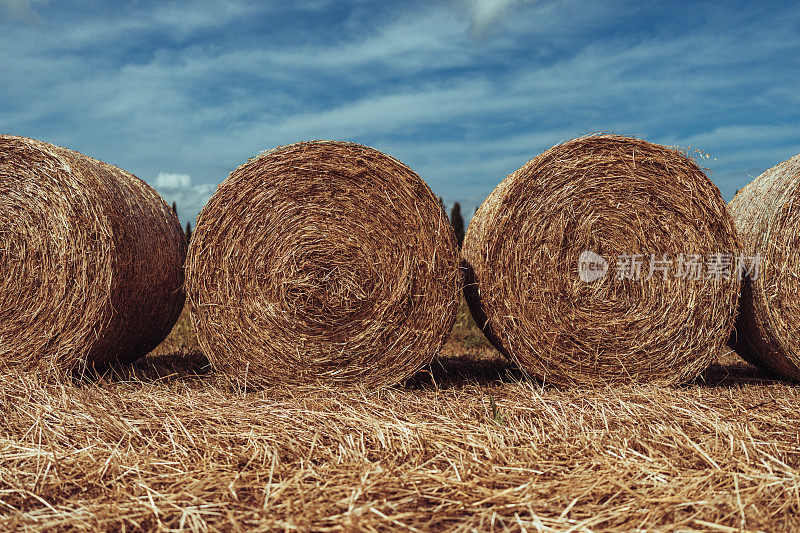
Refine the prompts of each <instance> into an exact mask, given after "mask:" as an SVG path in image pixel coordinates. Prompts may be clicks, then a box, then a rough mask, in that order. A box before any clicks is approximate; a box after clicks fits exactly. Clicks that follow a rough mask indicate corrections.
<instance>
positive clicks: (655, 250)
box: [463, 135, 740, 385]
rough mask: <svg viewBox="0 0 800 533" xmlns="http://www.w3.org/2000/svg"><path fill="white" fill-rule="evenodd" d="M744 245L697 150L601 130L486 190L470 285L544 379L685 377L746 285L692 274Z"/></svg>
mask: <svg viewBox="0 0 800 533" xmlns="http://www.w3.org/2000/svg"><path fill="white" fill-rule="evenodd" d="M737 249H738V247H737V240H736V234H735V231H734V228H733V222H732V220H731V218H730V215H729V214H728V213H727V211H726V209H725V203H724V202H723V200H722V197H721V195H720V192H719V190H718V189H717V187H715V186H714V185H713V184H712V183H711V181H710V180H709V179H708V177H707V176H706V175H705V174H704V173H703V171H702V170H701V169H700V168H699V167H698V166H697V164H696V163H695V162H694V161H693V160H692V159H690V158H689V157H687V156H686V155H684V154H683V153H681V152H679V151H677V150H674V149H670V148H667V147H663V146H659V145H655V144H651V143H649V142H646V141H642V140H637V139H632V138H627V137H621V136H614V135H595V136H589V137H584V138H579V139H575V140H572V141H569V142H565V143H563V144H560V145H557V146H554V147H553V148H550V149H549V150H547V151H545V152H544V153H542V154H541V155H539V156H538V157H535V158H534V159H532V160H531V161H529V162H528V163H526V164H525V165H524V166H523V167H522V168H520V169H519V170H517V171H516V172H514V173H513V174H511V175H510V176H508V178H506V179H505V180H504V181H503V182H502V183H501V184H500V185H499V186H498V187H497V188H496V189H495V190H494V192H492V194H491V195H490V196H489V197H488V198H487V199H486V201H485V202H484V203H483V205H481V207H480V209H479V210H478V212H477V213H476V214H475V216H474V217H473V219H472V221H471V223H470V225H469V228H468V230H467V234H466V238H465V241H464V248H463V255H464V259H465V261H466V268H467V279H466V282H465V289H464V290H465V296H466V299H467V302H468V304H469V306H470V310H471V311H472V314H473V316H474V317H475V321H476V322H477V323H478V325H479V326H481V327H482V328H483V331H484V332H485V333H486V335H487V337H488V338H489V340H490V341H491V342H492V343H493V344H494V345H495V346H496V347H497V348H498V349H499V350H500V351H501V352H502V353H503V354H505V355H506V356H507V357H509V358H510V359H511V360H513V361H514V362H516V363H517V364H518V365H519V366H520V367H521V368H522V369H524V370H525V371H527V372H528V373H529V374H531V375H533V376H536V377H539V378H540V379H543V380H544V381H545V382H548V383H554V384H557V385H569V384H598V383H607V382H619V381H656V382H663V383H677V382H683V381H686V380H689V379H692V378H694V377H696V376H697V375H698V374H699V373H700V372H701V371H702V370H703V369H704V368H706V367H707V365H709V364H710V363H711V362H712V361H713V360H714V358H715V357H716V356H717V354H718V353H719V352H720V351H721V349H722V347H723V346H724V344H725V342H726V341H727V339H728V335H729V334H730V332H731V329H732V326H733V321H734V315H735V311H736V300H737V298H738V295H739V286H740V282H739V278H738V277H737V276H735V275H731V276H728V277H723V276H719V278H720V279H716V277H717V276H716V274H715V275H714V276H713V277H712V279H705V276H706V274H708V273H709V272H715V271H717V270H719V269H718V268H716V267H714V268H708V269H707V270H706V269H704V270H702V271H701V272H700V274H699V275H700V276H702V278H703V279H694V278H695V277H698V274H697V272H696V270H697V265H698V264H700V266H701V267H704V266H705V263H706V262H707V257H708V256H709V255H710V254H716V253H719V254H720V258H722V256H728V255H730V256H731V257H732V256H733V255H734V254H735V253H736V251H737ZM651 254H655V258H653V257H651ZM664 254H666V256H665V255H664ZM693 255H696V256H700V257H701V258H702V263H701V262H700V259H699V258H698V257H692V256H693ZM638 256H641V257H638ZM715 257H717V256H715ZM653 259H655V260H653ZM579 261H580V262H582V264H581V268H579ZM719 262H720V263H722V262H723V261H719ZM637 265H638V266H637ZM651 268H652V269H653V270H652V272H653V275H652V276H650V273H651ZM637 269H639V272H640V275H639V276H638V277H637V276H636V272H637ZM637 278H638V279H637Z"/></svg>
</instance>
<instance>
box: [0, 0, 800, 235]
mask: <svg viewBox="0 0 800 533" xmlns="http://www.w3.org/2000/svg"><path fill="white" fill-rule="evenodd" d="M0 76H2V79H1V80H0V81H1V82H0V132H3V133H14V134H19V135H24V136H27V137H34V138H38V139H42V140H46V141H49V142H53V143H56V144H59V145H62V146H66V147H69V148H73V149H76V150H78V151H81V152H83V153H86V154H88V155H91V156H94V157H97V158H99V159H102V160H104V161H107V162H109V163H113V164H116V165H118V166H120V167H122V168H124V169H126V170H129V171H131V172H133V173H135V174H136V175H138V176H139V177H141V178H143V179H145V180H146V181H148V182H149V183H151V184H153V185H154V186H155V187H156V188H157V189H158V190H159V191H160V192H161V193H162V194H163V195H164V197H165V198H166V199H167V200H168V201H170V202H171V201H172V200H177V202H178V205H179V208H180V211H179V212H180V215H181V220H182V222H183V223H184V224H185V222H186V221H187V220H192V222H193V221H194V217H195V216H196V214H197V212H198V211H199V209H200V208H201V207H202V206H203V204H204V203H205V201H206V200H207V199H208V198H209V197H210V195H211V194H212V193H213V191H214V189H215V188H216V185H217V184H218V183H219V182H220V181H222V180H223V179H224V178H225V177H226V176H227V175H228V173H229V172H230V171H232V170H233V169H234V168H236V167H237V166H238V165H240V164H241V163H243V162H245V161H246V160H247V159H248V158H249V157H252V156H254V155H256V154H258V153H259V152H260V151H262V150H266V149H270V148H273V147H275V146H277V145H281V144H288V143H291V142H294V141H297V140H308V139H339V140H350V141H355V142H359V143H363V144H367V145H371V146H374V147H376V148H378V149H381V150H384V151H386V152H388V153H390V154H392V155H394V156H395V157H397V158H399V159H400V160H402V161H404V162H405V163H407V164H408V165H409V166H411V167H412V168H413V169H414V170H416V171H417V172H418V173H419V174H420V175H421V176H422V177H423V178H424V179H425V180H426V181H427V182H428V183H429V184H430V186H431V187H432V188H433V190H434V191H435V192H436V193H437V194H438V195H441V196H443V197H444V199H445V202H446V203H447V204H448V205H449V204H450V203H452V202H453V201H456V200H458V201H461V202H462V204H464V210H465V211H466V212H467V213H472V211H473V210H474V208H475V206H476V205H478V204H480V202H481V201H483V199H484V198H485V197H486V195H487V194H488V193H489V192H490V191H491V190H492V189H493V188H494V187H495V186H496V185H497V183H498V182H499V181H500V180H501V179H502V177H504V176H505V175H506V174H508V173H510V172H512V171H514V170H515V169H517V168H518V167H519V166H521V165H522V164H523V163H524V162H525V161H527V160H528V159H530V158H531V157H534V156H535V155H537V154H538V153H540V152H541V151H542V150H544V149H546V148H548V147H550V146H552V145H553V144H556V143H558V142H560V141H563V140H566V139H569V138H572V137H576V136H580V135H583V134H586V133H589V132H595V131H613V132H615V133H620V134H626V135H636V136H638V137H641V138H644V139H647V140H650V141H653V142H657V143H661V144H667V145H678V146H684V147H689V146H691V147H692V148H699V149H701V150H702V151H703V152H705V153H707V154H709V155H710V156H711V157H710V158H708V159H703V160H702V163H703V164H704V166H706V167H708V168H710V169H711V170H713V172H712V173H711V177H712V179H713V180H714V181H715V183H717V185H718V186H719V187H720V189H721V190H722V192H723V195H724V196H725V198H726V199H730V198H731V197H732V195H733V192H734V190H736V189H737V188H739V187H741V186H742V185H744V184H745V183H747V182H748V181H750V179H752V177H754V176H756V175H758V174H759V173H761V172H762V171H764V170H765V169H767V168H769V167H771V166H773V165H775V164H777V163H779V162H781V161H784V160H786V159H788V158H789V157H791V156H794V155H796V154H798V153H800V3H798V2H778V1H775V2H720V1H718V0H717V1H714V2H683V1H672V2H663V1H630V2H628V1H607V2H600V1H583V2H579V1H576V0H541V1H538V2H534V1H528V2H525V1H512V0H447V1H440V2H436V1H428V2H396V3H395V2H368V1H363V0H362V1H350V2H348V1H336V2H334V1H324V0H323V1H299V2H255V1H254V2H248V1H239V0H236V1H230V2H211V1H205V0H198V1H192V2H189V1H175V2H170V1H161V2H151V1H146V0H139V1H136V0H134V1H131V2H94V1H91V0H89V1H81V2H71V1H67V0H64V1H56V0H51V1H46V0H0Z"/></svg>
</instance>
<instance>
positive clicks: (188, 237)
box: [186, 222, 192, 244]
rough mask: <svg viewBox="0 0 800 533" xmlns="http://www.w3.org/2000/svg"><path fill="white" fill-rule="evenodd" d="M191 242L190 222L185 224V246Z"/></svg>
mask: <svg viewBox="0 0 800 533" xmlns="http://www.w3.org/2000/svg"><path fill="white" fill-rule="evenodd" d="M191 240H192V223H191V222H187V223H186V244H189V242H190V241H191Z"/></svg>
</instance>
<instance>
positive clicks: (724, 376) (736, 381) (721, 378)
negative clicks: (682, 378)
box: [693, 361, 797, 388]
mask: <svg viewBox="0 0 800 533" xmlns="http://www.w3.org/2000/svg"><path fill="white" fill-rule="evenodd" d="M775 383H783V384H788V385H797V383H795V382H793V381H787V380H786V379H784V378H782V377H781V376H779V375H777V374H774V373H772V372H770V371H768V370H765V369H763V368H759V367H757V366H754V365H751V364H750V363H747V362H745V361H737V362H722V363H714V364H713V365H711V366H710V367H709V368H708V369H706V371H705V372H703V373H702V374H701V375H700V376H699V377H698V378H697V379H696V380H695V381H694V383H693V384H695V385H698V386H700V387H710V388H711V387H727V388H734V387H738V386H740V385H770V384H775Z"/></svg>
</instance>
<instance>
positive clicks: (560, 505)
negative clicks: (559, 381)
mask: <svg viewBox="0 0 800 533" xmlns="http://www.w3.org/2000/svg"><path fill="white" fill-rule="evenodd" d="M0 380H2V383H0V530H9V529H22V530H25V529H32V530H120V531H136V530H164V531H167V530H184V531H253V530H255V531H258V530H287V531H294V530H301V531H304V530H315V531H326V530H331V531H339V530H353V531H355V530H363V531H395V530H411V531H443V530H453V531H474V530H477V531H484V530H496V531H505V530H511V531H602V530H609V529H621V530H637V529H638V530H652V529H660V530H673V529H674V530H717V531H739V530H765V531H776V530H797V529H798V528H800V409H799V408H800V389H798V388H797V387H796V386H793V385H791V384H788V383H784V382H781V381H776V380H773V379H771V378H770V377H769V376H767V375H765V374H763V373H761V372H759V371H758V370H756V369H755V368H754V367H751V366H749V365H748V364H746V363H744V362H742V361H741V360H740V359H738V357H737V356H736V355H735V354H733V353H728V354H721V355H720V361H719V363H718V364H716V365H714V366H713V367H712V368H711V369H710V370H709V371H708V372H706V374H705V375H704V376H703V377H702V379H700V380H698V381H697V382H695V383H692V384H689V385H686V386H683V387H673V388H664V387H657V386H643V385H631V386H614V387H603V388H592V389H589V388H583V389H563V390H559V389H556V388H552V387H549V386H543V385H541V384H539V383H537V382H536V381H533V380H530V379H528V378H526V377H525V376H523V375H522V374H521V373H520V372H518V371H517V370H515V369H514V368H513V367H512V366H510V365H509V364H507V363H506V362H504V361H503V360H502V359H499V358H498V356H497V355H496V354H495V352H494V351H493V350H492V349H491V348H490V347H489V345H488V344H487V343H486V341H485V340H484V339H483V336H482V335H481V334H480V332H479V331H478V330H477V328H475V326H474V324H473V323H472V322H471V319H469V318H468V314H467V313H466V311H465V310H464V309H463V306H462V309H461V311H460V314H459V319H458V322H457V325H456V328H455V330H454V333H453V336H452V337H451V339H450V341H448V344H447V345H446V346H445V349H444V351H443V353H442V356H441V357H440V359H438V360H437V361H435V362H434V363H433V364H432V365H431V366H430V368H428V369H426V370H425V371H423V372H420V373H419V374H417V376H415V377H414V378H412V379H411V380H409V382H408V383H406V384H405V385H403V386H398V387H394V388H390V389H387V390H382V391H365V390H358V389H356V390H342V389H297V388H294V389H289V388H285V389H270V390H266V391H262V392H246V393H245V392H243V391H239V390H232V389H231V388H229V387H228V386H226V385H225V384H224V383H223V382H221V381H220V380H218V378H217V377H216V376H215V375H214V373H213V372H210V369H209V368H208V364H207V361H205V359H204V358H203V356H202V355H201V354H200V352H199V350H198V347H197V343H196V340H195V339H194V333H193V331H192V328H191V325H190V323H189V321H188V317H187V316H186V314H185V313H184V316H182V317H181V320H180V321H179V323H178V325H177V326H176V327H175V329H174V330H173V332H172V334H171V335H170V337H169V338H168V339H167V340H166V341H165V342H164V343H162V345H161V346H159V347H158V348H157V349H156V350H155V351H154V352H153V353H152V354H151V355H150V356H148V357H147V358H145V359H143V360H141V361H139V362H138V363H137V364H136V365H135V367H134V368H133V369H131V370H129V371H127V372H125V374H124V375H117V376H114V377H108V378H105V379H103V380H100V381H94V382H83V383H69V384H61V385H53V384H45V383H38V382H37V381H36V380H35V379H34V378H31V377H26V376H21V375H18V374H14V373H12V372H9V371H4V372H3V373H1V374H0Z"/></svg>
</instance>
